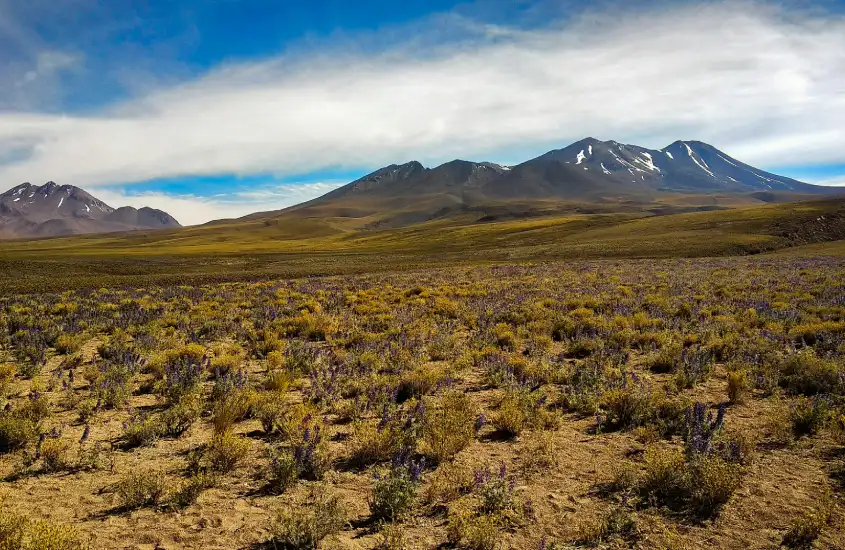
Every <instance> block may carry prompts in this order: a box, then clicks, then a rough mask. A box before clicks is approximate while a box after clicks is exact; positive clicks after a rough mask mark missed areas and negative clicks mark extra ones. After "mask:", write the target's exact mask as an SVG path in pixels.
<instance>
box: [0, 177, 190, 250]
mask: <svg viewBox="0 0 845 550" xmlns="http://www.w3.org/2000/svg"><path fill="white" fill-rule="evenodd" d="M168 227H180V225H179V222H177V221H176V220H175V219H173V217H171V216H170V215H169V214H167V213H166V212H162V211H161V210H155V209H152V208H141V209H135V208H131V207H123V208H118V209H114V208H112V207H111V206H109V205H107V204H106V203H104V202H103V201H101V200H99V199H97V198H95V197H93V196H91V195H90V194H88V193H87V192H85V191H83V190H82V189H80V188H78V187H74V186H72V185H58V184H56V183H54V182H52V181H51V182H48V183H46V184H44V185H42V186H37V185H32V184H31V183H22V184H20V185H17V186H15V187H13V188H11V189H10V190H8V191H6V192H5V193H3V194H2V195H0V238H5V239H9V238H25V237H56V236H63V235H76V234H82V233H103V232H112V231H129V230H133V229H159V228H168Z"/></svg>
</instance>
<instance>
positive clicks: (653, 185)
mask: <svg viewBox="0 0 845 550" xmlns="http://www.w3.org/2000/svg"><path fill="white" fill-rule="evenodd" d="M842 192H845V189H842V188H830V187H823V186H818V185H811V184H808V183H804V182H800V181H797V180H794V179H791V178H787V177H784V176H779V175H776V174H772V173H769V172H766V171H764V170H761V169H759V168H755V167H753V166H750V165H748V164H745V163H743V162H741V161H739V160H737V159H735V158H733V157H731V156H729V155H728V154H726V153H724V152H722V151H720V150H719V149H717V148H715V147H713V146H712V145H708V144H706V143H703V142H701V141H676V142H674V143H672V144H671V145H668V146H667V147H664V148H663V149H649V148H645V147H640V146H637V145H626V144H622V143H619V142H616V141H600V140H598V139H595V138H585V139H582V140H580V141H577V142H575V143H573V144H571V145H569V146H567V147H564V148H562V149H555V150H553V151H549V152H548V153H545V154H543V155H540V156H539V157H537V158H534V159H531V160H528V161H526V162H523V163H521V164H518V165H515V166H500V165H498V164H494V163H490V162H470V161H464V160H454V161H451V162H447V163H445V164H443V165H441V166H437V167H435V168H425V167H424V166H423V165H422V164H420V163H419V162H417V161H411V162H408V163H406V164H401V165H396V164H393V165H390V166H386V167H384V168H381V169H379V170H376V171H375V172H373V173H371V174H368V175H366V176H364V177H362V178H360V179H358V180H356V181H353V182H351V183H349V184H347V185H344V186H343V187H340V188H338V189H335V190H333V191H331V192H329V193H327V194H326V195H323V196H322V197H319V198H317V199H314V200H311V201H309V202H306V203H303V204H301V205H297V206H293V207H291V208H288V209H285V210H283V211H279V212H300V213H301V214H302V215H308V216H309V217H312V216H313V217H333V216H337V217H352V218H355V217H360V218H364V217H379V216H381V219H380V220H379V221H376V222H374V225H376V226H384V225H385V224H386V225H388V226H403V225H410V224H413V223H418V222H421V221H426V220H431V219H436V218H438V217H440V216H443V215H446V214H448V213H454V212H456V211H464V212H466V211H476V210H479V209H482V210H483V208H481V207H483V206H484V205H491V204H499V205H503V204H504V205H507V204H514V203H515V202H520V201H522V202H523V203H525V202H526V201H530V202H532V204H536V203H537V201H546V202H548V201H558V202H561V201H565V202H570V203H573V204H575V203H577V204H582V205H583V204H589V205H604V206H605V207H606V206H607V205H612V204H637V205H648V204H651V203H660V202H661V201H665V200H667V199H668V198H671V199H672V200H676V201H680V202H683V203H685V204H688V205H690V204H691V205H694V204H696V201H698V202H700V203H701V205H702V207H706V206H707V205H710V203H711V202H712V200H711V198H712V197H715V196H718V197H722V198H723V197H735V198H736V199H737V200H742V201H747V202H786V201H790V200H798V199H800V198H807V197H810V196H817V195H823V194H829V193H842ZM690 207H691V208H692V207H693V206H690ZM532 208H534V207H533V206H532ZM279 212H275V213H274V212H265V213H261V214H254V215H252V216H248V218H253V219H254V218H257V217H266V216H272V215H275V214H278V213H279ZM386 212H394V214H390V215H387V217H388V218H389V219H386V218H385V216H386V214H384V213H386Z"/></svg>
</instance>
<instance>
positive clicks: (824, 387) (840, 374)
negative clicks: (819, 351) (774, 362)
mask: <svg viewBox="0 0 845 550" xmlns="http://www.w3.org/2000/svg"><path fill="white" fill-rule="evenodd" d="M780 385H781V387H783V388H785V389H786V390H787V391H789V392H790V393H793V394H801V395H807V396H812V395H817V394H841V393H845V370H843V369H842V367H840V366H839V365H838V364H837V363H836V361H834V360H832V359H822V358H820V357H817V356H816V354H815V352H813V351H812V350H802V351H800V352H797V353H794V354H791V355H789V356H787V357H785V358H784V359H783V360H782V361H781V363H780Z"/></svg>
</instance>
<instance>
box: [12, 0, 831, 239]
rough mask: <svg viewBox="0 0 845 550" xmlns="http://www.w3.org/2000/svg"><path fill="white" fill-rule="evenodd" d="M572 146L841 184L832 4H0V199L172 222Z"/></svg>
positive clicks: (51, 0)
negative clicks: (400, 168)
mask: <svg viewBox="0 0 845 550" xmlns="http://www.w3.org/2000/svg"><path fill="white" fill-rule="evenodd" d="M587 136H592V137H596V138H599V139H603V140H616V141H620V142H626V143H634V144H637V145H641V146H645V147H651V148H656V149H659V148H662V147H665V146H666V145H668V144H670V143H672V142H673V141H675V140H677V139H684V140H694V139H697V140H701V141H705V142H708V143H710V144H712V145H714V146H716V147H718V148H720V149H722V150H723V151H725V152H727V153H728V154H730V155H731V156H733V157H736V158H738V159H740V160H742V161H744V162H747V163H749V164H752V165H755V166H757V167H760V168H763V169H766V170H769V171H773V172H776V173H779V174H783V175H787V176H791V177H795V178H797V179H801V180H804V181H809V182H813V183H821V184H825V185H835V184H841V185H845V146H843V144H845V3H843V2H842V1H841V0H816V1H811V0H790V1H774V0H731V1H693V0H685V1H684V0H657V1H654V2H636V3H635V2H630V1H622V0H599V1H594V2H572V1H569V0H540V1H535V2H529V1H525V0H478V1H475V2H457V1H454V0H403V1H402V2H396V1H395V0H390V1H388V0H358V1H357V2H348V1H346V0H312V1H310V2H287V1H275V0H185V1H174V0H134V1H133V0H27V1H26V2H21V1H19V0H0V190H5V189H8V188H11V187H14V186H16V185H18V184H20V183H22V182H24V181H29V182H32V183H36V184H42V183H44V182H46V181H50V180H52V181H56V182H57V183H60V184H71V185H77V186H79V187H82V188H84V189H86V190H88V191H89V192H91V193H92V194H94V195H95V196H97V197H98V198H100V199H102V200H104V201H105V202H106V203H108V204H110V205H111V206H114V207H118V206H123V205H130V206H136V207H140V206H152V207H154V208H160V209H163V210H165V211H167V212H168V213H170V214H171V215H173V216H174V217H176V219H178V220H179V221H180V222H182V223H183V224H185V225H188V224H198V223H204V222H207V221H210V220H214V219H221V218H233V217H239V216H243V215H246V214H249V213H252V212H255V211H267V210H274V209H278V208H282V207H285V206H289V205H292V204H296V203H298V202H302V201H305V200H308V199H311V198H314V197H317V196H320V195H322V194H324V193H326V192H328V191H329V190H331V189H333V188H335V187H337V186H339V185H342V184H344V183H347V182H349V181H351V180H354V179H356V178H358V177H360V176H362V175H364V174H366V173H369V172H372V171H374V170H376V169H378V168H380V167H382V166H385V165H388V164H394V163H396V164H399V163H404V162H408V161H410V160H419V161H421V162H422V163H423V164H425V165H427V166H436V165H438V164H440V163H443V162H447V161H449V160H452V159H455V158H463V159H467V160H475V161H492V162H497V163H500V164H515V163H518V162H522V161H525V160H528V159H530V158H533V157H535V156H538V155H540V154H542V153H544V152H546V151H548V150H551V149H557V148H561V147H564V146H566V145H568V144H569V143H571V142H574V141H577V140H579V139H582V138H584V137H587Z"/></svg>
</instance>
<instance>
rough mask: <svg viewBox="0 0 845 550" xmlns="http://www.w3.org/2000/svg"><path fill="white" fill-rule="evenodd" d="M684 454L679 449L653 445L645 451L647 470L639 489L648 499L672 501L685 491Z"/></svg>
mask: <svg viewBox="0 0 845 550" xmlns="http://www.w3.org/2000/svg"><path fill="white" fill-rule="evenodd" d="M685 469H686V463H685V460H684V455H683V453H681V452H680V451H677V450H674V449H672V450H669V449H660V448H658V447H651V448H649V449H647V450H646V453H645V471H644V472H643V476H642V478H641V479H640V481H639V489H640V491H641V492H642V493H643V495H644V496H645V497H646V498H648V499H654V500H657V501H659V502H671V501H676V500H677V499H679V498H680V497H681V496H682V495H683V493H684V487H685V482H686V480H685V479H684V471H685Z"/></svg>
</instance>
